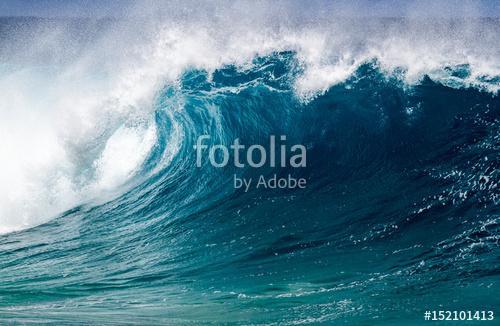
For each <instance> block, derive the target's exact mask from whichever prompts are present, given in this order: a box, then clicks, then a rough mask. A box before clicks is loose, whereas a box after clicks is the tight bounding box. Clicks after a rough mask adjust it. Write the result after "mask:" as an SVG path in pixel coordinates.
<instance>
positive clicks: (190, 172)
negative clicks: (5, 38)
mask: <svg viewBox="0 0 500 326" xmlns="http://www.w3.org/2000/svg"><path fill="white" fill-rule="evenodd" d="M45 23H46V22H45ZM45 23H44V24H45ZM382 23H383V24H385V25H384V26H389V27H388V28H389V30H398V31H399V30H400V29H399V28H395V26H399V25H398V24H402V23H401V22H389V23H388V22H387V21H384V22H382ZM6 24H7V25H8V24H12V23H11V22H10V23H6ZM44 24H42V27H43V26H44V28H48V29H49V30H53V29H54V28H53V25H51V24H52V23H51V22H49V23H48V26H49V27H46V26H45V25H44ZM391 24H396V25H391ZM484 24H485V25H488V26H490V27H488V28H486V27H485V28H484V30H485V31H489V30H490V29H491V27H493V28H494V29H498V21H496V20H494V21H488V22H484ZM349 26H352V25H349ZM377 26H378V25H377ZM391 26H392V27H391ZM404 26H407V25H404ZM37 28H41V27H40V26H38V25H37ZM65 28H66V29H68V25H65ZM92 28H95V30H96V31H99V30H101V28H103V27H102V26H97V27H96V26H94V25H92ZM92 28H90V27H88V26H87V28H86V29H84V32H81V31H80V33H83V35H84V34H85V33H90V32H89V30H91V29H92ZM308 30H311V29H309V28H308ZM377 30H378V29H377ZM384 31H387V29H386V30H384ZM72 33H77V32H76V31H73V32H72ZM287 33H289V34H286V35H282V34H271V35H267V34H266V35H265V37H266V38H267V42H264V43H263V42H260V41H261V39H259V38H255V37H256V36H255V35H252V36H251V37H249V36H248V35H247V38H244V39H243V41H240V42H241V43H238V42H237V43H234V39H231V40H226V39H225V38H223V39H219V38H217V37H216V36H213V34H210V33H209V34H204V33H200V32H192V31H191V32H190V33H188V34H189V35H190V37H185V36H186V35H185V34H182V33H181V32H180V31H179V30H177V29H172V28H165V29H164V33H162V34H161V37H154V38H152V40H154V42H153V43H147V44H148V45H147V46H146V45H144V44H141V45H140V49H141V50H140V51H139V52H140V55H138V54H137V53H136V52H135V51H137V49H134V50H131V51H132V53H129V52H127V51H128V50H125V52H127V53H126V54H123V56H121V55H122V54H116V57H113V60H115V59H116V58H119V60H116V64H114V65H107V64H108V63H106V64H104V63H103V62H101V61H100V60H101V59H102V57H100V54H99V53H98V51H97V50H93V52H92V53H91V54H88V53H87V54H86V55H85V56H82V57H81V58H79V60H78V63H77V64H75V63H74V62H70V63H68V62H66V61H64V60H62V59H64V58H65V57H62V58H56V59H54V58H53V57H52V58H47V63H46V65H45V66H42V67H40V66H33V65H32V64H31V63H29V64H28V63H26V62H28V61H29V58H21V59H20V58H17V59H16V58H13V57H12V56H10V55H9V54H8V53H7V54H5V53H4V57H3V58H4V62H5V64H4V66H2V68H1V74H2V77H1V79H0V86H1V87H2V89H3V90H5V92H4V94H5V95H2V96H3V97H4V98H5V99H6V100H7V101H8V103H9V104H8V105H9V106H7V105H0V112H1V114H2V115H3V117H4V118H5V119H4V120H3V121H2V122H0V126H2V128H3V129H2V132H3V133H5V137H3V138H4V140H1V141H0V142H3V143H2V145H5V146H4V147H3V148H5V150H3V154H2V155H1V157H2V169H3V173H1V174H0V176H1V177H2V179H3V180H4V181H5V183H4V182H2V183H3V184H2V185H1V186H0V191H1V194H2V199H0V204H1V209H2V210H0V213H1V215H0V221H1V223H2V224H1V225H0V231H2V232H4V233H5V234H3V235H2V236H1V237H0V270H1V271H2V272H1V273H0V320H4V321H6V320H10V321H17V322H56V323H61V322H62V323H76V322H85V323H95V324H106V323H117V324H119V323H122V322H124V321H125V320H127V321H130V322H133V323H140V324H149V323H153V324H156V323H167V324H169V323H172V324H185V323H222V322H228V323H242V324H302V323H303V324H308V323H321V322H325V323H334V322H346V323H349V324H361V323H363V322H366V321H367V320H369V321H370V324H377V323H380V324H387V323H397V321H399V320H402V319H403V320H406V321H408V322H409V323H412V322H413V323H415V324H417V323H419V322H420V321H421V320H422V314H423V311H424V310H427V309H429V307H430V308H432V307H434V308H436V309H437V307H441V305H443V304H445V305H446V309H447V310H454V309H456V310H463V309H466V310H467V309H469V310H470V309H472V308H474V309H476V308H477V309H481V310H494V308H495V307H499V306H500V301H499V299H498V296H495V295H494V294H496V293H498V292H499V290H500V288H499V285H498V284H499V271H500V264H499V260H498V257H499V254H500V251H499V236H500V221H499V212H500V211H499V209H498V204H499V190H498V189H499V188H498V185H499V179H500V176H499V173H498V169H499V165H500V160H499V155H498V153H499V149H500V138H499V135H500V121H499V117H500V102H499V99H498V96H497V92H498V87H499V86H500V84H499V80H500V79H499V78H500V74H498V73H497V72H498V70H496V69H497V68H498V64H499V62H498V56H496V57H495V56H491V53H494V52H495V50H496V51H497V50H498V48H496V49H493V50H491V49H489V50H485V51H490V52H491V53H490V52H487V53H483V52H481V51H480V52H481V53H479V52H478V53H479V54H482V55H483V56H481V55H479V54H478V53H476V52H474V49H471V48H469V47H468V46H469V43H462V44H461V46H462V47H463V48H462V49H464V51H462V52H460V51H455V52H453V51H449V52H447V53H448V56H447V57H446V58H443V57H442V55H439V56H433V54H432V53H431V52H429V51H428V50H429V48H432V47H428V48H426V49H423V50H422V49H421V50H422V51H424V52H426V53H427V55H426V56H423V57H420V58H400V57H397V56H395V55H394V54H395V53H397V52H398V51H396V48H397V49H399V50H401V49H408V48H407V46H408V45H409V44H410V43H406V44H405V45H404V46H403V47H401V44H403V43H405V42H403V41H404V40H405V39H404V38H400V39H399V41H397V40H398V39H396V41H394V39H391V40H393V41H394V42H395V43H390V44H389V43H387V42H389V41H386V42H385V43H384V42H383V41H380V44H383V45H382V46H371V45H367V44H366V42H365V43H363V42H362V41H361V38H360V41H359V43H356V42H357V41H356V40H355V41H356V42H354V41H352V42H354V43H355V44H351V41H349V42H348V43H349V44H343V43H342V42H341V41H339V40H337V41H336V42H335V43H334V45H336V46H337V45H340V44H341V43H342V47H340V51H343V52H341V53H335V52H334V50H333V48H334V47H329V46H328V44H329V40H330V38H333V39H334V38H335V35H332V34H334V33H332V32H331V31H330V30H328V29H325V28H324V27H323V30H320V31H319V32H318V30H315V32H314V33H313V32H310V33H309V34H307V35H306V36H305V37H302V38H300V37H299V36H298V35H301V32H293V33H291V32H290V31H288V32H287ZM325 33H326V34H325ZM384 33H385V32H384ZM124 34H127V33H125V32H124ZM445 34H446V35H449V33H445ZM483 34H486V32H485V33H483ZM112 35H113V37H115V38H119V36H117V34H116V32H113V34H112ZM312 35H313V36H314V37H312ZM324 35H329V36H328V37H324ZM371 35H372V34H371ZM492 35H493V34H492ZM240 36H241V35H240ZM127 37H129V36H128V34H127ZM262 37H264V36H262ZM377 37H378V36H377V35H374V38H375V40H377ZM417 38H418V37H417ZM216 39H217V40H219V41H220V42H219V44H218V45H217V44H215V43H214V42H212V41H214V40H216ZM236 39H238V40H242V38H236ZM249 39H253V40H254V41H255V43H247V45H246V47H238V46H236V45H242V44H244V43H245V42H246V41H248V40H249ZM452 39H453V38H452ZM201 40H204V41H201ZM149 41H151V40H148V42H149ZM414 41H415V42H416V44H419V42H420V41H419V40H414ZM82 42H83V44H84V45H85V46H88V44H87V43H85V42H88V40H79V41H78V42H77V43H78V45H74V47H75V48H79V46H81V44H82ZM325 42H326V43H325ZM332 42H333V41H332ZM346 42H347V41H346ZM377 42H379V40H377ZM422 42H423V41H422ZM471 42H472V41H471ZM458 43H460V42H457V44H458ZM145 44H146V43H145ZM151 44H153V45H151ZM231 44H232V47H231V46H230V45H231ZM254 44H255V45H254ZM380 44H379V45H380ZM388 44H389V45H392V47H391V46H387V45H388ZM411 44H413V43H411ZM491 44H499V43H498V42H497V43H491ZM491 44H490V45H491ZM24 46H28V45H26V44H23V45H21V48H22V47H24ZM71 46H72V45H70V50H68V51H70V52H71V49H72V48H71ZM109 47H113V45H109ZM109 47H108V48H105V50H104V53H106V54H109V53H110V52H109V51H110V50H109ZM445 47H446V48H448V49H454V47H453V46H452V45H450V44H449V43H447V44H446V46H445ZM18 48H19V45H12V48H11V50H12V51H13V53H15V52H16V51H17V50H16V49H18ZM144 49H147V51H148V52H147V53H148V55H147V56H144V53H143V52H142V51H143V50H144ZM346 49H350V52H349V51H347V50H346ZM442 49H443V48H439V49H437V50H436V51H437V52H436V53H441V52H440V51H441V50H442ZM37 50H39V52H36V58H41V54H40V53H43V50H44V48H38V49H37ZM45 50H46V49H45ZM188 50H189V51H188ZM355 50H356V51H357V52H354V51H355ZM475 50H477V51H479V50H481V49H475ZM4 51H9V49H7V50H4ZM466 52H467V53H468V54H467V55H466V56H465V57H463V58H462V57H460V56H459V55H457V56H455V57H454V54H455V53H458V54H460V53H466ZM401 53H406V54H407V55H410V54H409V53H410V52H401ZM413 53H415V52H413ZM476 54H477V55H476ZM496 54H497V55H498V52H497V53H496ZM65 55H66V54H65ZM411 55H413V54H411ZM415 55H416V54H415ZM124 57H125V58H127V60H126V61H124ZM131 57H133V58H134V59H133V61H132V59H130V60H129V58H131ZM5 58H7V59H5ZM59 59H61V60H59ZM462 59H463V60H462ZM16 60H24V61H22V62H21V63H20V62H16ZM54 61H57V62H55V63H54ZM132 62H133V65H131V63H132ZM417 62H419V65H417ZM117 66H118V67H117ZM61 67H62V68H61ZM95 67H99V69H96V68H95ZM82 71H83V72H82ZM75 76H78V79H77V80H76V81H75ZM26 94H28V95H26ZM33 108H36V110H34V109H33ZM200 135H209V136H210V140H209V141H208V143H212V144H225V145H227V146H229V145H230V144H232V143H233V140H234V139H235V138H239V139H240V141H241V143H242V144H262V145H264V146H265V147H266V148H267V149H269V148H268V147H269V145H268V144H269V135H286V136H287V139H288V142H289V144H304V145H305V146H306V147H307V167H306V168H301V169H294V168H291V167H275V168H270V167H262V168H259V169H254V168H250V167H245V168H243V169H240V168H235V167H232V166H228V167H225V168H215V167H213V166H211V165H210V164H203V165H202V166H201V167H197V166H196V152H195V151H194V150H193V145H195V143H196V140H197V138H198V137H199V136H200ZM235 173H236V174H238V175H241V176H245V177H256V176H258V175H265V176H271V175H273V174H277V175H278V176H286V175H289V174H290V175H292V176H293V177H296V178H305V179H307V187H306V189H300V190H283V189H255V188H254V189H250V191H248V192H245V191H243V190H238V189H234V186H233V175H234V174H235ZM13 231H14V232H13Z"/></svg>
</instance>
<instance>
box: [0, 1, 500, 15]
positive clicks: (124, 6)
mask: <svg viewBox="0 0 500 326" xmlns="http://www.w3.org/2000/svg"><path fill="white" fill-rule="evenodd" d="M238 2H246V4H247V5H248V3H249V1H246V0H237V1H236V5H238ZM257 2H258V3H259V4H260V6H262V5H264V6H265V3H266V1H265V0H257ZM269 2H270V3H272V4H273V5H276V4H279V3H285V4H286V5H287V6H292V8H294V9H295V10H297V11H298V12H301V11H308V12H313V13H314V11H315V10H318V11H322V12H323V13H324V12H325V11H327V13H328V14H330V13H331V14H332V15H333V16H358V17H359V16H361V17H365V16H375V17H405V16H440V17H499V16H500V1H499V0H441V1H440V0H350V1H349V0H330V1H328V0H312V1H311V0H274V1H269ZM250 3H251V2H250ZM207 4H210V5H213V4H214V2H213V1H209V0H206V1H200V0H198V1H196V0H187V1H182V0H173V1H161V0H71V1H69V0H1V1H0V16H38V17H94V18H102V17H116V18H120V17H130V16H147V15H148V14H154V13H156V14H157V13H158V11H160V12H161V11H162V10H163V11H166V12H167V11H171V10H175V8H176V6H182V7H186V6H190V5H191V6H193V8H199V7H205V6H206V5H207ZM215 5H216V6H228V5H230V6H234V5H235V2H234V1H229V0H228V1H220V2H218V3H217V4H215ZM131 8H133V9H131Z"/></svg>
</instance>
